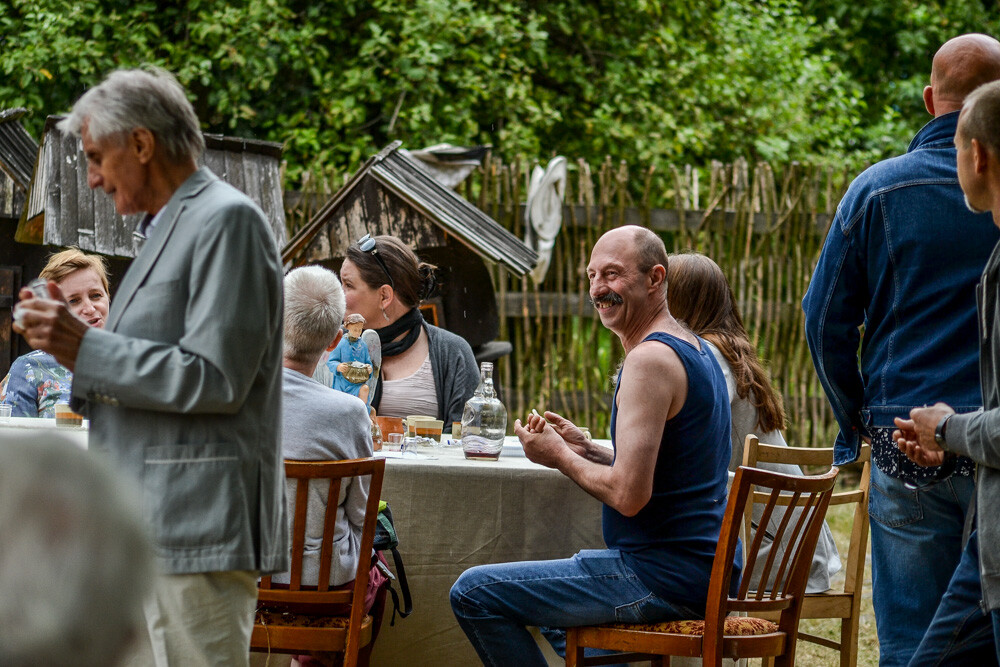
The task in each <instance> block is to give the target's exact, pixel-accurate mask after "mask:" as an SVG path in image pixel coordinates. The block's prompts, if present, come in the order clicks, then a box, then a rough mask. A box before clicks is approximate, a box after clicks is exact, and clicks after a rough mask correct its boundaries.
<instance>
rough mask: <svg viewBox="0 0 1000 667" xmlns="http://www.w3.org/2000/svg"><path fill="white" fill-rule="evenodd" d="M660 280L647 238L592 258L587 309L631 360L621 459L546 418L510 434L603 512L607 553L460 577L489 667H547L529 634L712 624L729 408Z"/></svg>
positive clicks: (461, 596) (711, 364)
mask: <svg viewBox="0 0 1000 667" xmlns="http://www.w3.org/2000/svg"><path fill="white" fill-rule="evenodd" d="M666 274H667V252H666V249H665V248H664V245H663V241H662V240H660V238H659V237H658V236H657V235H656V234H655V233H653V232H651V231H650V230H648V229H645V228H642V227H636V226H625V227H619V228H617V229H613V230H611V231H609V232H607V233H606V234H604V235H603V236H602V237H601V238H600V239H599V240H598V241H597V243H596V245H595V246H594V249H593V252H592V253H591V258H590V264H589V265H588V267H587V276H588V278H589V280H590V297H591V299H592V300H593V302H594V306H595V307H596V308H597V312H598V314H599V315H600V318H601V322H602V323H603V324H604V326H606V327H607V328H608V329H610V330H611V331H612V332H614V333H615V334H616V335H617V336H618V338H619V339H621V342H622V345H623V346H624V348H625V361H624V362H623V364H622V368H621V370H620V371H619V373H618V379H617V382H616V389H615V397H614V403H613V404H612V408H611V441H612V444H613V446H614V447H613V449H607V448H605V447H601V446H599V445H596V444H595V443H594V442H593V441H591V440H589V439H587V438H586V437H585V436H584V435H583V433H582V432H581V431H580V429H579V428H578V427H576V426H575V425H574V424H572V423H571V422H569V421H568V420H566V419H564V418H562V417H560V416H559V415H557V414H554V413H552V412H546V413H545V415H544V417H539V416H536V415H532V416H530V417H528V419H527V422H526V423H524V424H522V423H521V422H520V420H518V421H517V422H515V428H514V432H515V433H516V434H517V436H518V437H519V438H520V440H521V443H522V444H523V445H524V451H525V454H527V456H528V458H530V459H531V460H532V461H535V462H536V463H540V464H542V465H545V466H548V467H550V468H556V469H557V470H559V471H560V472H562V473H563V474H564V475H566V476H567V477H569V478H570V479H572V480H573V481H574V482H576V484H578V485H579V486H580V488H582V489H583V490H584V491H586V492H587V493H589V494H590V495H592V496H594V497H595V498H597V499H598V500H600V501H601V502H602V503H604V516H603V528H604V541H605V543H606V545H607V548H606V549H596V550H585V551H581V552H579V553H577V554H576V555H575V556H573V557H572V558H567V559H563V560H552V561H533V562H523V563H501V564H497V565H482V566H479V567H474V568H472V569H469V570H467V571H466V572H464V573H463V574H462V576H461V577H459V579H458V581H456V582H455V585H454V586H453V587H452V589H451V605H452V609H453V610H454V612H455V616H456V617H457V618H458V622H459V625H461V627H462V629H463V630H464V631H465V634H466V636H468V638H469V641H471V642H472V644H473V646H474V647H475V649H476V651H477V653H478V654H479V657H480V658H481V659H482V661H483V663H484V664H485V665H539V666H541V665H545V664H546V663H545V659H544V657H543V655H542V653H541V651H540V650H539V648H538V645H537V644H536V643H535V641H534V639H533V638H532V636H531V634H530V633H529V632H528V630H527V626H538V627H541V628H542V629H543V634H544V635H545V636H546V638H547V639H548V640H549V641H550V642H551V643H552V645H553V646H554V647H555V648H556V650H557V651H559V652H560V653H562V652H563V649H564V647H565V633H564V632H563V631H562V630H561V628H566V627H572V626H577V625H594V624H599V623H610V622H625V623H651V622H658V621H667V620H677V619H688V618H702V617H703V616H704V613H705V599H706V597H707V594H708V582H709V576H710V573H711V570H712V560H713V559H714V557H715V545H716V542H717V541H718V538H719V532H720V529H721V527H722V516H723V512H724V510H725V505H726V480H727V466H728V464H729V456H730V441H729V424H730V415H729V396H728V393H727V391H726V382H725V379H724V377H723V375H722V371H721V370H720V369H719V366H718V364H717V363H716V361H715V359H714V357H713V356H712V354H711V352H709V350H708V347H707V346H706V344H705V342H704V341H703V340H701V339H700V338H698V337H697V336H695V335H694V334H692V333H691V332H690V331H688V330H687V329H685V328H684V327H683V326H681V325H680V324H678V322H677V321H676V320H675V319H674V318H673V317H672V316H671V315H670V310H669V308H668V307H667V296H666V294H667V283H666ZM741 561H742V556H741V555H740V554H739V553H737V557H736V562H734V564H733V568H734V576H733V588H734V589H735V587H736V586H737V585H738V584H739V568H740V563H741Z"/></svg>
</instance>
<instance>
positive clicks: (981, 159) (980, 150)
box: [969, 139, 990, 174]
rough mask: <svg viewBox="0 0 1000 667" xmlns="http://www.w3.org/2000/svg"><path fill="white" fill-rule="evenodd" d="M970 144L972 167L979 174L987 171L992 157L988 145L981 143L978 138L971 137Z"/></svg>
mask: <svg viewBox="0 0 1000 667" xmlns="http://www.w3.org/2000/svg"><path fill="white" fill-rule="evenodd" d="M969 144H970V146H969V150H970V151H972V167H973V169H975V171H976V173H977V174H982V173H983V172H985V171H986V163H987V162H989V159H990V154H989V151H988V150H987V148H986V146H984V145H982V144H981V143H979V140H978V139H971V140H970V141H969Z"/></svg>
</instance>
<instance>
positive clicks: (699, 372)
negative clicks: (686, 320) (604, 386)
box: [603, 332, 742, 613]
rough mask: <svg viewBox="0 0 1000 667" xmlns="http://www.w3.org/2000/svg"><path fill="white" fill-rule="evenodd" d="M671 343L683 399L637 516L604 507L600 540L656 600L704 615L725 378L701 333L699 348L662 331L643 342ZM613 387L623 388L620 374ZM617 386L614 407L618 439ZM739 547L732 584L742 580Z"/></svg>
mask: <svg viewBox="0 0 1000 667" xmlns="http://www.w3.org/2000/svg"><path fill="white" fill-rule="evenodd" d="M649 340H653V341H658V342H660V343H663V344H664V345H668V346H669V347H671V348H673V350H674V351H675V352H676V353H677V355H678V356H679V357H680V359H681V362H683V364H684V369H685V371H687V378H688V391H687V399H686V400H685V401H684V406H683V407H682V408H681V411H680V412H679V413H677V415H676V416H675V417H674V418H673V419H669V420H667V421H666V423H665V424H664V426H663V437H662V438H661V440H660V450H659V453H658V454H657V457H656V468H655V471H654V473H653V495H652V497H651V498H650V500H649V503H648V504H647V505H646V506H645V507H643V508H642V509H641V510H640V511H639V513H638V514H636V515H635V516H632V517H627V516H625V515H623V514H621V513H620V512H618V511H616V510H614V509H612V508H611V507H608V506H607V505H605V506H604V515H603V528H604V542H605V543H606V544H607V546H608V548H609V549H617V550H619V551H620V552H621V553H622V557H623V558H624V560H625V563H626V565H628V566H629V567H630V568H631V569H632V570H633V571H634V572H635V574H636V576H638V577H639V580H640V581H642V583H643V584H645V585H646V587H648V588H649V589H650V590H651V591H653V592H654V593H656V594H657V595H659V596H660V597H661V598H664V599H666V600H670V601H673V602H678V603H680V604H684V605H685V606H688V607H690V608H691V609H693V610H696V611H699V612H701V613H704V609H705V598H706V597H707V595H708V582H709V578H710V576H711V572H712V561H713V559H714V558H715V547H716V543H717V542H718V540H719V532H720V531H721V529H722V517H723V514H724V513H725V508H726V480H727V473H728V465H729V456H730V452H731V448H732V446H731V444H730V439H729V430H730V421H731V418H730V412H729V394H728V392H727V390H726V380H725V378H724V377H723V375H722V370H721V369H720V368H719V364H718V363H717V362H716V361H715V358H714V357H713V356H712V353H711V352H709V350H708V347H707V346H706V345H705V342H704V341H702V340H701V339H700V338H699V339H698V340H699V343H700V345H701V350H698V349H697V348H695V347H694V346H693V345H691V344H690V343H688V342H687V341H685V340H682V339H680V338H677V337H675V336H671V335H670V334H667V333H663V332H656V333H652V334H650V335H649V336H647V337H646V338H645V339H644V342H645V341H649ZM618 384H619V386H621V373H620V372H619V376H618ZM617 399H618V390H617V389H616V390H615V402H614V403H613V404H612V408H611V443H612V445H614V443H615V429H616V421H617V416H618V407H617ZM741 567H742V555H741V553H740V551H739V550H738V551H737V555H736V562H735V563H734V571H733V580H734V585H733V586H732V589H733V590H735V586H736V585H738V583H739V575H740V572H739V570H740V569H741Z"/></svg>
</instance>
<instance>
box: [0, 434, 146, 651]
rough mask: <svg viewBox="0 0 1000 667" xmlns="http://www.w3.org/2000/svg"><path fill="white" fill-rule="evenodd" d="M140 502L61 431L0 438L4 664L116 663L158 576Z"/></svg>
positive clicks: (0, 643)
mask: <svg viewBox="0 0 1000 667" xmlns="http://www.w3.org/2000/svg"><path fill="white" fill-rule="evenodd" d="M140 506H141V503H140V499H139V494H138V492H137V491H136V490H135V489H134V488H132V487H130V486H124V482H123V481H122V480H120V479H119V478H118V477H117V476H116V475H115V474H114V473H113V472H112V471H111V469H110V467H109V465H108V463H107V461H106V460H105V459H104V458H102V457H100V456H98V455H94V454H88V453H87V452H85V451H83V450H82V449H80V448H79V447H77V446H76V445H75V444H73V443H72V442H71V441H69V440H68V439H66V437H65V436H64V435H62V434H58V433H55V432H53V431H45V430H36V431H21V432H20V433H19V434H18V436H17V437H11V436H10V435H0V535H3V547H2V548H0V665H29V664H32V665H35V664H37V665H54V666H55V667H62V666H65V667H69V666H70V665H73V666H82V667H99V666H104V665H115V664H118V663H119V662H120V661H121V659H122V658H123V657H124V655H125V653H126V649H128V647H129V644H130V642H131V641H132V640H133V639H134V637H135V636H137V633H138V632H145V627H144V623H143V616H142V601H143V598H144V596H145V593H146V591H147V590H148V587H149V584H150V582H151V580H152V577H153V574H154V570H153V553H152V547H151V545H150V542H149V537H148V535H147V533H146V530H145V527H144V524H143V522H142V519H141V516H140V514H139V512H138V510H137V508H138V507H140Z"/></svg>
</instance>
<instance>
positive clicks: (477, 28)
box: [0, 0, 1000, 178]
mask: <svg viewBox="0 0 1000 667" xmlns="http://www.w3.org/2000/svg"><path fill="white" fill-rule="evenodd" d="M988 4H990V0H982V1H981V2H980V0H923V1H921V0H872V1H871V2H867V3H865V4H863V5H857V4H855V3H848V2H847V0H675V1H674V2H670V3H661V2H652V1H651V0H629V1H624V0H601V1H596V2H595V1H589V0H552V1H551V2H548V3H533V2H527V1H526V0H409V1H406V2H404V1H401V0H369V1H365V2H360V1H358V0H342V1H338V2H334V3H319V2H315V1H311V2H310V1H308V0H260V1H258V2H252V3H251V2H241V3H234V2H229V1H227V0H181V1H176V0H175V1H171V2H167V1H166V0H138V1H136V2H125V1H124V0H76V1H75V2H72V3H67V2H65V0H5V3H0V105H2V106H4V107H9V106H27V107H28V108H30V109H31V110H32V111H33V112H34V115H33V116H32V117H31V118H30V119H29V120H28V124H29V129H30V130H32V131H33V132H34V133H35V134H36V135H37V134H38V132H39V131H40V129H41V124H42V122H43V119H44V116H45V115H46V114H51V113H61V112H65V111H67V110H68V109H69V107H70V105H71V104H72V102H73V100H75V99H76V98H77V97H78V96H79V95H80V94H81V93H82V92H83V91H84V90H85V89H86V88H87V87H88V86H91V85H93V84H95V83H97V82H99V81H100V80H101V78H102V77H103V76H104V75H105V74H106V73H107V72H109V71H111V70H112V69H115V68H118V67H134V66H140V65H144V64H150V65H157V66H161V67H164V68H166V69H168V70H170V71H172V72H174V73H175V74H176V75H177V77H178V79H179V80H180V81H181V83H182V84H183V85H184V86H185V87H186V88H187V90H188V92H189V95H190V97H191V99H192V101H193V102H194V104H195V106H196V109H197V111H198V114H199V117H200V118H201V119H202V122H203V123H204V126H205V129H206V130H208V131H213V132H223V133H227V134H236V135H242V136H252V137H257V138H264V139H270V140H275V141H282V142H285V143H286V155H287V157H288V160H289V173H290V176H292V178H296V177H297V176H298V175H299V174H300V173H301V172H302V171H303V170H306V169H308V170H315V171H324V170H332V171H342V170H344V169H346V168H352V167H353V166H355V165H356V164H357V163H358V162H359V161H360V160H362V159H363V158H364V157H366V156H367V155H369V154H371V153H373V152H374V151H376V150H377V149H378V148H380V147H381V146H382V145H384V144H385V143H387V142H388V141H390V140H392V139H402V140H403V141H404V143H405V144H406V145H408V146H411V147H417V146H421V145H426V144H430V143H436V142H440V141H448V142H452V143H460V144H473V143H491V144H493V145H494V146H495V149H496V151H497V152H499V153H500V154H501V155H505V156H508V157H513V156H515V155H529V156H537V157H541V156H544V155H547V154H550V153H555V152H559V153H563V154H566V155H571V156H580V157H584V158H587V159H589V160H591V161H592V162H593V161H599V160H600V159H602V158H603V157H604V156H605V155H610V156H612V157H613V158H616V159H628V160H630V161H638V162H640V163H644V164H652V165H661V166H665V165H668V164H676V163H677V162H685V161H688V162H694V163H700V164H704V163H706V162H708V161H709V160H712V159H719V160H731V159H733V158H735V157H737V156H744V157H747V158H749V159H751V160H756V159H767V160H790V159H798V160H809V161H817V160H828V161H841V160H843V159H844V158H845V156H853V159H855V160H857V159H870V158H872V157H879V156H881V155H882V154H883V153H886V152H894V151H897V150H899V149H900V148H901V147H902V146H903V145H905V141H906V140H907V139H908V137H909V135H910V134H912V129H913V128H914V126H919V124H920V123H921V122H922V120H923V115H922V113H921V109H920V106H919V105H920V102H919V89H920V86H921V85H922V82H923V81H924V80H925V79H926V75H927V70H928V64H929V60H930V55H931V54H932V53H933V50H934V49H935V48H936V46H937V45H938V44H940V43H941V42H942V41H943V40H944V39H946V38H947V37H950V36H952V35H953V34H957V33H958V32H963V31H966V30H968V29H970V28H972V27H975V28H976V29H980V30H990V29H993V31H994V32H997V31H1000V19H998V17H997V15H996V12H995V11H988V9H989V8H988ZM994 9H995V8H994ZM859 151H861V152H860V153H859Z"/></svg>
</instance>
